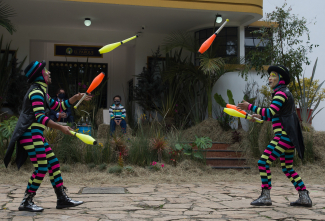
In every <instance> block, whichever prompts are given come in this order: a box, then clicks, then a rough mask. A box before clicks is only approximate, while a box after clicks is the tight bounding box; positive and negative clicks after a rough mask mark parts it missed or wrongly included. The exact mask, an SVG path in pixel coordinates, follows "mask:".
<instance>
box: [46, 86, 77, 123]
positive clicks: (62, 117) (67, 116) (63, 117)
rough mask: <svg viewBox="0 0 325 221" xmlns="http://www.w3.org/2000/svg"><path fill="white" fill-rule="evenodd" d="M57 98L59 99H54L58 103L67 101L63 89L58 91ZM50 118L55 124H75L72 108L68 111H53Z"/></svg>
mask: <svg viewBox="0 0 325 221" xmlns="http://www.w3.org/2000/svg"><path fill="white" fill-rule="evenodd" d="M56 96H57V97H56V98H54V100H55V101H57V102H63V101H64V100H66V94H65V91H64V90H63V89H62V88H60V89H58V91H57V94H56ZM49 117H50V119H51V120H53V121H55V122H66V123H73V122H74V120H73V115H72V112H71V107H68V108H67V109H66V110H62V109H60V110H59V111H54V110H51V111H50V114H49Z"/></svg>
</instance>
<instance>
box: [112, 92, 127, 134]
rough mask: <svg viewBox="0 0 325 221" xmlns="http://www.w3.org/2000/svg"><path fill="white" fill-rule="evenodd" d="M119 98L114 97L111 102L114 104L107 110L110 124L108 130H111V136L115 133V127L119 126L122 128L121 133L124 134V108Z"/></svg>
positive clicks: (118, 96) (117, 96)
mask: <svg viewBox="0 0 325 221" xmlns="http://www.w3.org/2000/svg"><path fill="white" fill-rule="evenodd" d="M121 100H122V99H121V96H120V95H116V96H114V97H113V102H114V104H113V105H112V106H110V108H109V114H110V117H111V122H110V130H111V136H113V134H114V132H115V127H116V125H120V126H121V128H122V132H123V133H124V134H125V133H126V121H125V117H126V111H125V108H124V106H122V105H121Z"/></svg>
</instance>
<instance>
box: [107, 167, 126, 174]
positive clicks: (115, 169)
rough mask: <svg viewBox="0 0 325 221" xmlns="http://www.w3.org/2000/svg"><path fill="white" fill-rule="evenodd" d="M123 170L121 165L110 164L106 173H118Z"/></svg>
mask: <svg viewBox="0 0 325 221" xmlns="http://www.w3.org/2000/svg"><path fill="white" fill-rule="evenodd" d="M122 171H123V167H120V166H112V167H110V168H108V173H115V174H120V173H122Z"/></svg>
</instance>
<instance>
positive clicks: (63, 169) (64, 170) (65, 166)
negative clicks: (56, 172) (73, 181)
mask: <svg viewBox="0 0 325 221" xmlns="http://www.w3.org/2000/svg"><path fill="white" fill-rule="evenodd" d="M60 170H61V171H62V172H70V171H71V167H70V165H67V164H64V165H62V166H61V167H60Z"/></svg>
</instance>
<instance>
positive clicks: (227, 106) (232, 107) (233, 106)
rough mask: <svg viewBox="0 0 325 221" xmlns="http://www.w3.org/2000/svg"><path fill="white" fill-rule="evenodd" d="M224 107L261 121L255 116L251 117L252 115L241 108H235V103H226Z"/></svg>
mask: <svg viewBox="0 0 325 221" xmlns="http://www.w3.org/2000/svg"><path fill="white" fill-rule="evenodd" d="M226 108H231V109H234V110H236V111H238V112H239V113H242V114H244V115H247V116H248V117H250V118H254V119H255V120H256V121H261V119H259V118H256V117H253V116H252V115H250V114H248V113H246V111H243V110H242V109H239V108H237V106H236V105H233V104H226Z"/></svg>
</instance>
